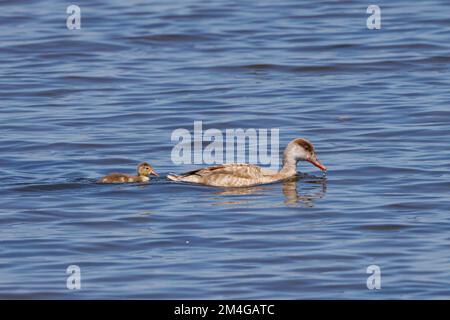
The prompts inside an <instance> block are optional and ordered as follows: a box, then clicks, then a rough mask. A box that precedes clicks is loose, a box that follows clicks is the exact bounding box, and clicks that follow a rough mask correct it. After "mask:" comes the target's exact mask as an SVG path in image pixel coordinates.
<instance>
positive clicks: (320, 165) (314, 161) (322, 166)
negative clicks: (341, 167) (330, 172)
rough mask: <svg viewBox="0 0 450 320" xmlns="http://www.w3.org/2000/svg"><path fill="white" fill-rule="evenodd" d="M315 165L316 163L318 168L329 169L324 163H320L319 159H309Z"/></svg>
mask: <svg viewBox="0 0 450 320" xmlns="http://www.w3.org/2000/svg"><path fill="white" fill-rule="evenodd" d="M308 161H309V162H311V163H312V164H313V165H315V166H316V167H317V168H319V169H320V170H322V171H327V167H325V166H324V165H323V164H321V163H320V161H319V160H308Z"/></svg>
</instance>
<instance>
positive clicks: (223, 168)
mask: <svg viewBox="0 0 450 320" xmlns="http://www.w3.org/2000/svg"><path fill="white" fill-rule="evenodd" d="M299 161H308V162H310V163H311V164H313V165H315V166H316V167H318V168H319V169H320V170H322V171H326V170H327V168H326V167H325V166H324V165H323V164H321V163H320V161H319V160H318V159H317V156H316V152H315V150H314V146H313V145H312V143H311V142H309V141H308V140H306V139H295V140H293V141H291V142H289V144H288V145H287V146H286V149H285V150H284V154H283V167H282V168H281V170H279V171H274V170H269V169H264V168H260V167H258V166H256V165H253V164H235V163H233V164H223V165H218V166H213V167H208V168H203V169H199V170H194V171H190V172H186V173H184V174H182V175H168V176H167V178H168V179H170V180H172V181H182V182H191V183H198V184H204V185H208V186H215V187H248V186H254V185H260V184H266V183H272V182H277V181H281V180H284V179H288V178H291V177H293V176H295V175H296V174H297V162H299Z"/></svg>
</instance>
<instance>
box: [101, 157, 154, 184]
mask: <svg viewBox="0 0 450 320" xmlns="http://www.w3.org/2000/svg"><path fill="white" fill-rule="evenodd" d="M151 174H153V175H155V176H157V177H159V174H157V173H156V172H155V170H153V167H152V166H151V165H149V164H148V163H147V162H143V163H141V164H139V166H138V167H137V176H132V175H129V174H125V173H111V174H109V175H107V176H105V177H103V178H101V179H100V180H99V181H98V182H99V183H132V182H148V181H150V178H149V175H151Z"/></svg>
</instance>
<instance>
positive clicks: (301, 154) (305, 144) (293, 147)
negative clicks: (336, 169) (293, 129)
mask: <svg viewBox="0 0 450 320" xmlns="http://www.w3.org/2000/svg"><path fill="white" fill-rule="evenodd" d="M284 159H285V161H295V162H297V161H308V162H310V163H312V164H313V165H315V166H316V167H317V168H319V169H320V170H322V171H326V170H327V168H326V167H325V166H324V165H323V164H321V163H320V161H319V160H318V159H317V155H316V151H315V150H314V146H313V144H312V143H311V142H309V141H308V140H306V139H302V138H298V139H294V140H292V141H291V142H289V144H288V145H287V147H286V149H285V150H284Z"/></svg>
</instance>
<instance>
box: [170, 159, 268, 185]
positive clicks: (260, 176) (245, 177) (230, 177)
mask: <svg viewBox="0 0 450 320" xmlns="http://www.w3.org/2000/svg"><path fill="white" fill-rule="evenodd" d="M274 174H275V172H272V171H269V170H265V169H262V168H260V167H258V166H255V165H252V164H236V163H232V164H224V165H218V166H214V167H208V168H203V169H199V170H194V171H190V172H186V173H184V174H183V175H181V176H174V175H170V176H168V178H169V179H171V180H175V181H183V182H191V183H200V184H205V185H210V186H216V187H247V186H253V185H257V184H264V183H270V182H273V181H274V180H275V175H274Z"/></svg>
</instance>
